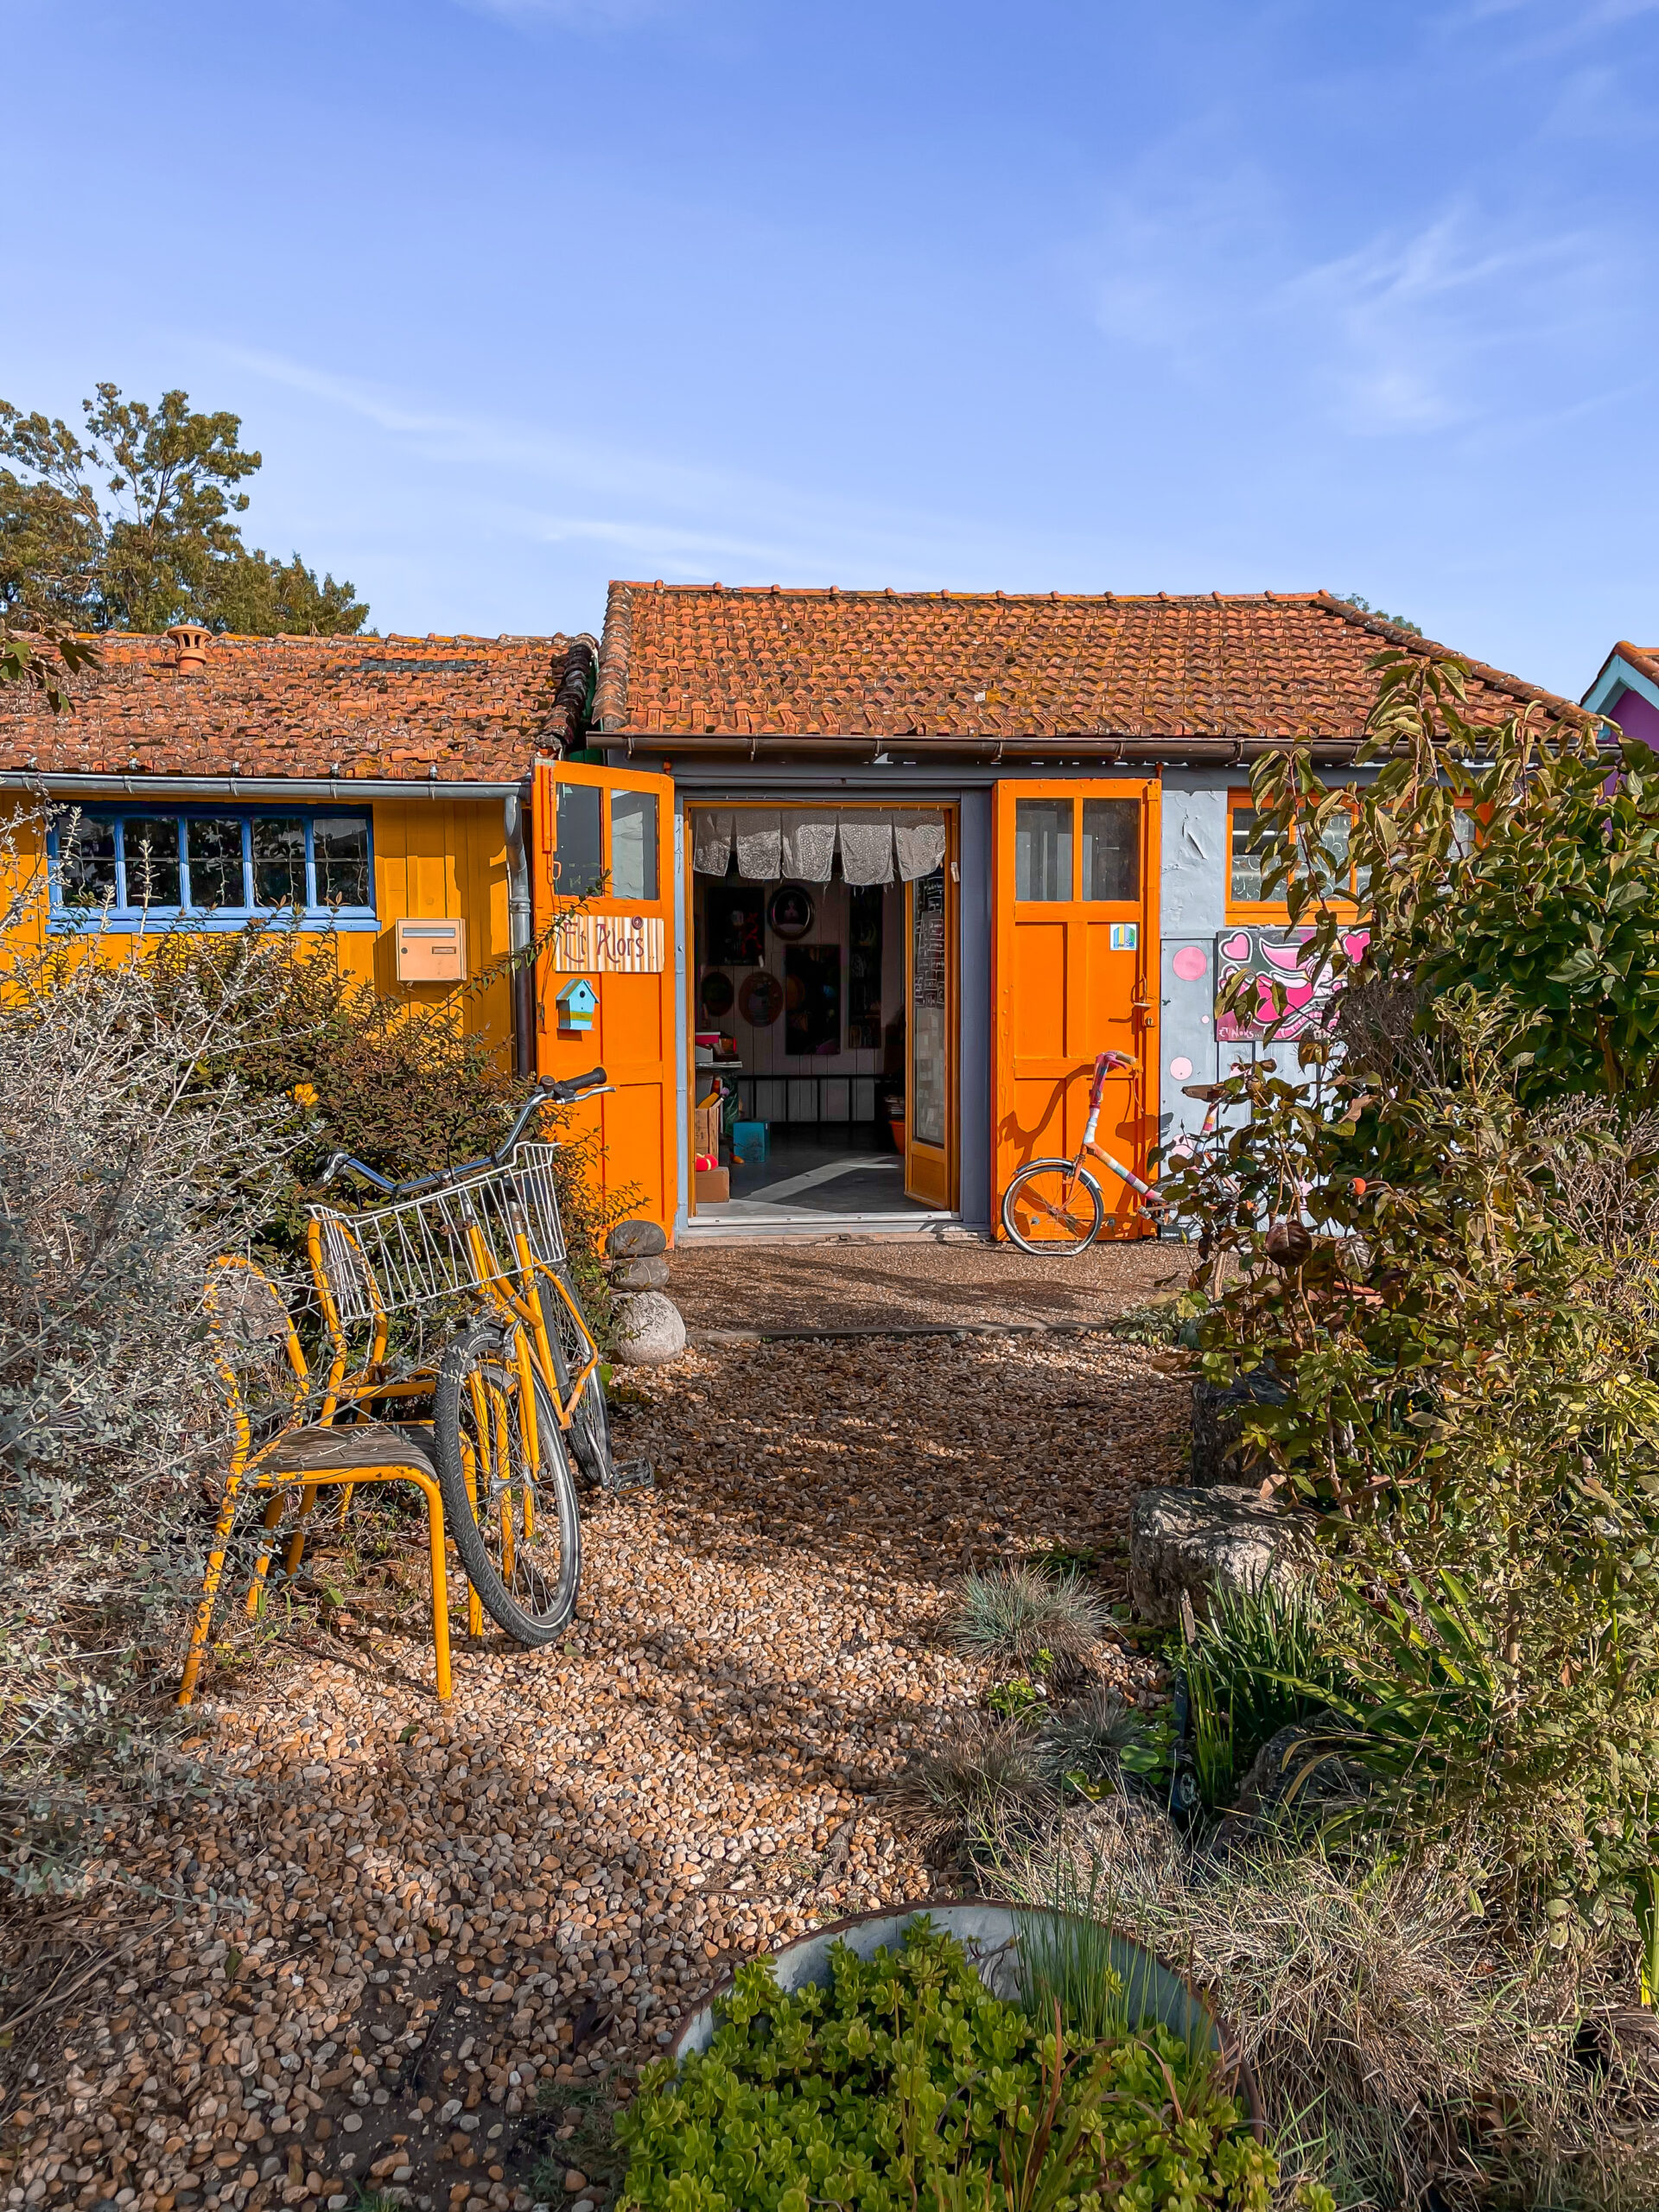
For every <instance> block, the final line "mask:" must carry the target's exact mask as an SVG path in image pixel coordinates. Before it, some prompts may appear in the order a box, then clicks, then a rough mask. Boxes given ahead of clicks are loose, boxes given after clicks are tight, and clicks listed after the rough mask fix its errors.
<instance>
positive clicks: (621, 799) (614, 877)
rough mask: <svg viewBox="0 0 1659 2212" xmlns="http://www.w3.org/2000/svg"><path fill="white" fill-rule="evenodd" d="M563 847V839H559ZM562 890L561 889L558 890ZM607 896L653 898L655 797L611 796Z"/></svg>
mask: <svg viewBox="0 0 1659 2212" xmlns="http://www.w3.org/2000/svg"><path fill="white" fill-rule="evenodd" d="M560 842H561V844H563V839H561V841H560ZM561 888H563V887H561ZM611 896H612V898H613V899H654V898H655V897H656V896H657V795H656V793H655V792H654V791H613V792H612V793H611Z"/></svg>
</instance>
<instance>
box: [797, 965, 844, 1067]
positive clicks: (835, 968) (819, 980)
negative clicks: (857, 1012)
mask: <svg viewBox="0 0 1659 2212" xmlns="http://www.w3.org/2000/svg"><path fill="white" fill-rule="evenodd" d="M784 1050H785V1052H798V1053H807V1052H823V1053H829V1052H839V1051H840V1050H841V947H840V946H839V945H838V944H791V945H787V946H785V950H784Z"/></svg>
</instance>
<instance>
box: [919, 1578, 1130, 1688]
mask: <svg viewBox="0 0 1659 2212" xmlns="http://www.w3.org/2000/svg"><path fill="white" fill-rule="evenodd" d="M1106 1622H1107V1612H1106V1608H1105V1607H1104V1606H1103V1605H1102V1604H1101V1602H1100V1600H1099V1599H1097V1598H1093V1597H1090V1594H1089V1592H1088V1591H1087V1590H1086V1589H1085V1588H1084V1582H1083V1577H1082V1576H1081V1575H1080V1574H1077V1573H1067V1574H1048V1573H1044V1572H1043V1571H1042V1570H1041V1569H1040V1568H1039V1567H995V1568H992V1569H990V1570H989V1571H988V1572H984V1573H972V1574H968V1575H964V1576H963V1580H962V1583H961V1586H960V1587H959V1588H958V1590H957V1603H956V1607H955V1610H954V1611H953V1612H952V1613H951V1615H950V1620H949V1622H948V1623H947V1624H946V1628H947V1632H948V1634H949V1635H950V1639H951V1641H952V1642H953V1643H955V1644H956V1645H957V1648H958V1649H961V1650H963V1651H966V1652H969V1653H970V1654H971V1655H972V1656H974V1657H975V1658H977V1659H987V1660H997V1661H1001V1662H1003V1663H1004V1664H1007V1665H1009V1666H1014V1667H1022V1668H1032V1667H1039V1666H1041V1665H1042V1664H1043V1663H1044V1662H1045V1659H1047V1660H1051V1661H1052V1662H1055V1663H1056V1664H1057V1665H1058V1666H1059V1667H1061V1668H1063V1669H1064V1668H1075V1667H1077V1665H1078V1664H1080V1662H1082V1660H1083V1658H1084V1654H1085V1653H1086V1652H1087V1651H1088V1650H1089V1649H1090V1646H1091V1645H1093V1644H1095V1643H1098V1642H1099V1641H1100V1638H1101V1637H1102V1635H1103V1633H1104V1631H1105V1628H1106Z"/></svg>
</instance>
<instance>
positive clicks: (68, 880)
mask: <svg viewBox="0 0 1659 2212" xmlns="http://www.w3.org/2000/svg"><path fill="white" fill-rule="evenodd" d="M58 881H59V883H60V886H61V891H62V898H63V903H64V905H65V906H103V905H104V903H105V900H106V899H109V900H112V899H114V897H115V824H114V823H113V822H100V821H99V818H98V817H97V816H96V815H92V814H83V815H82V816H81V817H80V819H79V822H76V823H72V824H71V825H70V826H69V828H67V829H65V830H64V831H63V833H62V835H61V836H60V838H59V840H58Z"/></svg>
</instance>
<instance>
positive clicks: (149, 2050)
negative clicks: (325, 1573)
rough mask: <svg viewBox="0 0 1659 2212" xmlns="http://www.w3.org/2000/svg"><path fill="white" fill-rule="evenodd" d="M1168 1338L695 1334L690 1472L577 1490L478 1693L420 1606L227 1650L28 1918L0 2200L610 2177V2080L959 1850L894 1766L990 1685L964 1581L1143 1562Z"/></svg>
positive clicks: (402, 2188)
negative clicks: (936, 1845) (182, 1729)
mask: <svg viewBox="0 0 1659 2212" xmlns="http://www.w3.org/2000/svg"><path fill="white" fill-rule="evenodd" d="M884 1264H886V1263H885V1262H884ZM1116 1302H1118V1303H1122V1299H1121V1298H1120V1299H1119V1300H1117V1301H1116ZM1168 1364H1170V1363H1166V1362H1164V1361H1161V1360H1160V1358H1159V1357H1158V1356H1157V1355H1156V1354H1154V1353H1152V1352H1149V1351H1146V1350H1143V1349H1141V1348H1140V1347H1137V1346H1135V1345H1130V1344H1122V1343H1119V1342H1117V1341H1115V1340H1114V1339H1112V1338H1109V1337H1107V1336H1104V1335H1100V1334H1094V1335H1044V1336H1038V1337H1029V1336H1028V1337H1025V1338H987V1337H969V1338H921V1339H909V1340H900V1339H893V1340H889V1341H887V1342H886V1343H872V1342H869V1341H865V1342H861V1343H858V1344H845V1343H834V1342H814V1343H785V1344H752V1345H726V1346H721V1347H720V1348H718V1349H715V1350H713V1351H693V1352H691V1353H689V1354H688V1355H687V1356H686V1357H684V1358H683V1359H681V1360H679V1361H677V1362H676V1363H675V1364H674V1365H673V1366H672V1367H671V1368H669V1369H665V1370H661V1371H660V1372H659V1373H658V1374H656V1375H654V1376H651V1377H649V1378H648V1379H647V1380H645V1382H644V1383H643V1384H641V1385H640V1387H639V1389H638V1390H637V1392H635V1394H634V1395H635V1396H636V1398H637V1401H638V1402H637V1403H636V1404H634V1405H633V1406H632V1408H626V1409H625V1410H624V1411H623V1412H622V1414H621V1415H620V1418H619V1421H618V1439H617V1441H618V1451H619V1457H620V1458H624V1459H649V1460H650V1461H651V1463H652V1465H653V1467H654V1469H655V1471H656V1477H657V1483H656V1488H655V1489H654V1491H641V1492H636V1493H632V1494H631V1495H627V1496H625V1497H619V1498H616V1499H613V1500H608V1501H603V1502H601V1503H596V1504H594V1506H593V1507H592V1510H590V1511H588V1514H587V1516H586V1520H585V1542H586V1559H587V1564H586V1571H585V1577H584V1585H583V1594H582V1604H581V1608H580V1613H579V1617H578V1620H577V1622H576V1624H575V1628H574V1630H573V1631H572V1633H571V1634H570V1635H569V1637H567V1638H566V1639H565V1641H564V1642H563V1644H562V1645H560V1646H558V1647H556V1648H553V1649H548V1650H543V1651H540V1652H526V1651H523V1650H520V1649H518V1648H517V1647H516V1646H513V1645H512V1644H509V1643H505V1641H504V1640H501V1639H499V1638H498V1637H486V1638H484V1639H480V1641H479V1642H478V1643H467V1641H466V1640H465V1638H464V1637H463V1638H462V1639H461V1642H460V1643H459V1645H458V1649H457V1656H456V1695H455V1698H454V1701H453V1703H452V1704H451V1705H450V1706H449V1707H448V1708H445V1707H440V1706H439V1705H438V1704H437V1703H436V1702H435V1699H434V1697H433V1694H432V1689H431V1681H432V1662H431V1653H430V1649H429V1645H427V1643H425V1640H424V1637H423V1632H422V1630H421V1628H420V1616H419V1611H418V1609H417V1608H416V1609H412V1610H410V1611H408V1612H407V1613H406V1615H405V1619H404V1627H403V1632H401V1633H399V1632H388V1633H375V1632H373V1631H372V1629H366V1628H365V1627H364V1626H363V1625H362V1623H361V1620H360V1618H359V1620H358V1625H357V1628H356V1630H355V1632H353V1631H352V1630H351V1629H350V1628H349V1627H348V1624H351V1623H352V1622H353V1618H354V1616H353V1613H352V1612H351V1611H350V1610H349V1608H348V1610H347V1611H346V1612H345V1613H343V1614H341V1613H340V1612H338V1611H336V1612H334V1614H333V1615H332V1616H327V1617H324V1618H329V1619H331V1620H332V1622H333V1628H332V1630H327V1629H325V1627H324V1626H322V1625H321V1624H319V1623H318V1617H316V1616H315V1615H314V1616H312V1617H311V1624H310V1625H308V1624H307V1621H306V1619H304V1618H296V1625H295V1626H294V1627H293V1629H292V1631H291V1639H289V1640H284V1641H283V1642H281V1643H274V1644H272V1645H270V1647H268V1648H267V1649H266V1650H265V1651H264V1654H263V1655H262V1656H259V1657H258V1659H257V1663H253V1664H251V1665H246V1666H245V1667H244V1669H242V1671H240V1672H239V1673H238V1674H235V1675H232V1674H230V1673H229V1672H228V1670H221V1673H220V1674H219V1676H217V1677H215V1678H214V1680H213V1681H212V1682H211V1683H210V1685H209V1695H208V1696H207V1699H206V1700H205V1701H204V1702H203V1703H202V1704H201V1705H200V1706H199V1707H197V1709H196V1718H195V1719H194V1721H193V1723H192V1726H193V1727H194V1734H192V1735H191V1736H190V1737H189V1738H187V1739H186V1742H185V1745H183V1746H181V1749H180V1751H179V1752H178V1754H177V1757H178V1762H179V1764H178V1770H177V1772H176V1773H175V1774H174V1775H172V1776H170V1777H169V1778H168V1786H167V1789H166V1793H165V1797H164V1801H163V1808H162V1810H160V1811H158V1812H151V1813H149V1814H146V1815H143V1816H142V1817H139V1816H137V1815H133V1816H130V1818H126V1819H122V1820H117V1821H112V1823H111V1827H110V1829H109V1831H108V1835H107V1841H106V1847H105V1848H106V1859H105V1866H104V1870H103V1873H102V1876H101V1878H99V1880H98V1881H97V1882H96V1883H95V1885H94V1887H93V1890H92V1894H91V1897H90V1899H88V1900H87V1901H85V1902H81V1903H79V1904H74V1903H71V1904H63V1905H60V1906H57V1907H54V1908H53V1909H51V1910H46V1911H42V1912H41V1913H39V1914H38V1915H37V1916H35V1918H34V1919H33V1920H28V1919H25V1920H23V1921H14V1922H13V1923H10V1931H9V1936H10V1947H11V1949H12V1959H13V1966H12V1969H11V1970H10V1973H9V1974H8V1975H7V1977H6V1978H5V1981H4V1992H5V1993H3V1994H0V2012H3V2015H4V2022H3V2024H0V2076H3V2078H4V2079H5V2080H6V2081H7V2082H8V2083H9V2088H8V2090H7V2094H6V2102H7V2103H8V2104H9V2105H10V2110H9V2112H8V2113H6V2115H5V2124H4V2126H3V2130H0V2204H3V2205H6V2206H25V2205H27V2206H35V2205H54V2206H56V2205H77V2206H81V2207H86V2208H88V2212H91V2209H92V2208H97V2207H106V2208H107V2207H110V2206H111V2205H113V2206H114V2207H118V2208H119V2212H129V2208H133V2212H194V2208H198V2207H210V2206H212V2207H219V2208H223V2212H263V2208H264V2207H267V2206H274V2205H277V2204H281V2205H284V2206H297V2205H307V2206H309V2205H314V2204H315V2205H318V2206H321V2207H327V2208H329V2209H330V2212H346V2208H347V2207H353V2208H354V2207H356V2206H357V2205H358V2203H359V2201H360V2200H361V2199H362V2198H363V2197H364V2196H383V2195H385V2196H391V2197H392V2198H394V2199H397V2200H400V2201H403V2202H409V2203H410V2204H412V2205H413V2206H415V2207H416V2212H466V2209H467V2208H470V2212H486V2208H488V2212H510V2208H514V2207H517V2208H520V2212H522V2208H524V2207H527V2206H529V2205H531V2204H532V2203H556V2204H562V2205H564V2206H568V2207H569V2208H571V2212H582V2208H584V2207H586V2208H590V2212H601V2208H602V2207H603V2206H604V2204H605V2202H606V2199H607V2173H606V2171H605V2170H604V2168H603V2164H602V2161H601V2159H600V2158H598V2157H597V2156H596V2155H594V2152H593V2151H592V2147H591V2146H593V2145H594V2142H595V2140H596V2139H595V2137H594V2133H593V2117H592V2115H593V2109H594V2106H595V2105H596V2104H601V2103H602V2102H603V2101H605V2100H606V2099H607V2097H613V2096H614V2095H615V2094H618V2092H619V2089H620V2090H621V2091H622V2092H623V2093H626V2082H627V2080H628V2078H629V2075H630V2072H631V2070H632V2069H635V2068H637V2066H638V2064H639V2063H640V2062H641V2060H642V2059H643V2058H644V2057H645V2056H649V2055H651V2054H652V2053H653V2052H654V2051H655V2050H658V2048H659V2047H660V2046H661V2045H662V2044H664V2043H665V2042H666V2041H667V2040H668V2039H669V2037H670V2035H671V2031H672V2026H673V2024H674V2022H675V2021H676V2020H677V2018H679V2016H680V2015H681V2014H682V2012H683V2011H684V2010H685V2009H686V2008H687V2007H688V2005H690V2003H691V2002H692V2001H693V2000H694V1999H695V1998H696V1996H697V1995H698V1993H700V1992H702V1990H703V1989H704V1988H705V1987H706V1986H708V1985H709V1983H710V1982H711V1981H713V1980H716V1979H718V1978H719V1976H720V1975H721V1974H722V1973H723V1972H724V1971H725V1969H726V1967H727V1966H728V1964H729V1963H730V1962H732V1961H734V1960H736V1959H738V1958H741V1957H742V1956H743V1955H747V1954H750V1953H753V1952H756V1951H764V1950H766V1949H769V1948H772V1947H773V1946H775V1945H777V1944H778V1943H780V1942H785V1941H786V1940H787V1939H788V1938H790V1937H791V1936H795V1935H797V1934H798V1933H800V1932H802V1931H804V1930H805V1929H809V1928H810V1927H813V1926H815V1925H821V1924H823V1923H825V1922H827V1921H830V1920H834V1919H836V1918H839V1917H841V1916H843V1915H845V1914H849V1913H852V1912H855V1911H858V1910H863V1909H865V1908H867V1907H871V1906H874V1905H877V1904H887V1903H893V1902H898V1901H900V1900H903V1899H906V1898H914V1897H923V1896H925V1895H927V1894H928V1893H929V1891H931V1890H933V1889H935V1888H936V1887H937V1885H938V1881H939V1877H938V1874H937V1873H936V1872H932V1871H931V1870H930V1869H929V1868H927V1867H926V1866H924V1865H923V1864H922V1863H921V1862H920V1860H919V1859H918V1854H917V1853H916V1851H915V1850H914V1848H913V1847H912V1846H911V1845H909V1844H908V1843H907V1842H906V1840H905V1838H904V1837H903V1836H902V1835H900V1834H896V1833H895V1832H894V1830H893V1827H891V1825H890V1824H889V1822H888V1821H887V1818H886V1816H885V1815H884V1812H883V1809H882V1796H881V1791H882V1788H883V1785H884V1783H886V1781H887V1778H888V1777H891V1776H892V1775H893V1773H894V1772H895V1771H896V1770H898V1769H899V1767H900V1766H901V1765H902V1764H904V1762H905V1761H906V1758H908V1757H909V1756H910V1754H911V1753H912V1751H913V1750H914V1748H915V1747H916V1746H917V1745H918V1744H921V1743H923V1742H925V1740H926V1739H927V1738H928V1737H929V1736H930V1734H931V1732H934V1731H935V1730H937V1728H938V1726H939V1725H940V1723H941V1721H943V1720H945V1719H948V1718H949V1717H950V1714H951V1713H953V1712H957V1711H960V1710H961V1709H963V1708H965V1707H969V1706H971V1705H973V1704H975V1703H976V1701H978V1700H982V1697H983V1696H984V1694H985V1692H986V1689H987V1688H988V1678H987V1677H986V1676H985V1675H983V1674H982V1672H981V1671H980V1670H978V1669H976V1668H975V1667H973V1666H971V1665H969V1663H968V1662H966V1661H964V1660H963V1658H961V1657H960V1656H957V1654H956V1653H955V1652H954V1651H953V1650H952V1649H950V1647H949V1646H948V1645H947V1644H946V1643H944V1641H943V1639H942V1638H941V1637H940V1636H939V1633H938V1624H939V1621H940V1618H941V1615H942V1612H943V1611H944V1605H945V1604H946V1603H947V1601H948V1595H949V1591H950V1585H951V1583H952V1582H953V1581H954V1580H955V1578H956V1577H957V1575H958V1574H959V1573H961V1571H962V1570H963V1568H964V1567H968V1566H969V1565H973V1564H983V1563H986V1562H988V1561H990V1560H996V1559H1011V1558H1014V1557H1017V1556H1020V1555H1022V1554H1038V1553H1043V1552H1046V1551H1050V1550H1052V1549H1054V1548H1060V1549H1062V1550H1065V1551H1066V1552H1070V1553H1076V1554H1091V1555H1093V1557H1094V1560H1095V1563H1096V1567H1097V1570H1098V1572H1099V1573H1100V1574H1101V1575H1102V1577H1103V1580H1104V1581H1105V1584H1106V1586H1107V1589H1108V1591H1109V1592H1110V1591H1111V1589H1112V1588H1113V1586H1114V1576H1115V1575H1116V1573H1118V1563H1119V1561H1120V1560H1121V1558H1122V1546H1123V1543H1124V1540H1125V1538H1126V1536H1127V1530H1128V1510H1129V1505H1130V1501H1131V1498H1132V1495H1133V1491H1134V1489H1135V1486H1136V1485H1137V1484H1140V1483H1143V1482H1148V1481H1158V1480H1160V1479H1166V1478H1168V1477H1169V1476H1170V1474H1171V1473H1173V1470H1174V1468H1175V1467H1176V1465H1178V1463H1179V1458H1180V1455H1181V1453H1182V1451H1183V1449H1184V1446H1185V1412H1186V1399H1187V1391H1186V1389H1185V1385H1184V1383H1182V1382H1181V1381H1180V1380H1179V1378H1178V1377H1177V1376H1174V1375H1173V1374H1171V1373H1169V1372H1166V1365H1168ZM407 1541H408V1546H409V1554H408V1556H409V1560H410V1562H411V1564H410V1573H411V1575H412V1574H413V1573H414V1572H415V1570H414V1567H413V1565H412V1562H413V1561H414V1560H417V1559H418V1557H419V1548H418V1544H419V1539H418V1533H417V1532H416V1531H415V1530H413V1529H410V1531H409V1533H408V1539H407ZM346 1594H347V1598H348V1600H349V1599H351V1593H350V1592H347V1593H346ZM353 1602H354V1601H353ZM456 1626H457V1629H459V1628H460V1627H461V1620H460V1618H459V1616H457V1621H456ZM296 1642H297V1643H298V1644H299V1645H301V1646H303V1647H304V1648H303V1649H296ZM1101 1664H1102V1668H1103V1671H1105V1672H1106V1673H1107V1674H1108V1675H1116V1677H1117V1678H1118V1679H1119V1680H1120V1681H1122V1683H1123V1684H1124V1686H1125V1687H1126V1688H1128V1689H1131V1690H1133V1689H1135V1688H1143V1687H1144V1685H1145V1683H1146V1681H1147V1667H1146V1662H1142V1661H1140V1660H1137V1659H1136V1658H1135V1657H1134V1656H1133V1655H1132V1654H1131V1653H1130V1652H1129V1651H1128V1650H1127V1649H1125V1650H1122V1651H1119V1650H1116V1649H1115V1648H1111V1649H1105V1650H1103V1653H1102V1655H1101ZM6 1932H7V1931H5V1930H0V1935H3V1934H5V1933H6ZM584 2158H586V2159H587V2161H588V2164H587V2165H586V2166H584V2164H582V2160H583V2159H584ZM590 2169H591V2170H590Z"/></svg>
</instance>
